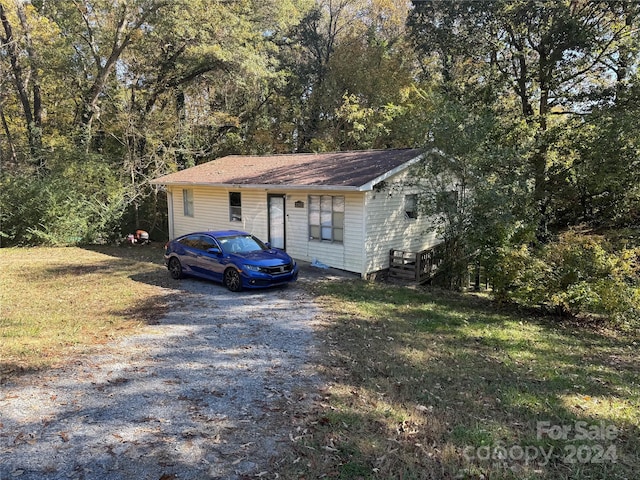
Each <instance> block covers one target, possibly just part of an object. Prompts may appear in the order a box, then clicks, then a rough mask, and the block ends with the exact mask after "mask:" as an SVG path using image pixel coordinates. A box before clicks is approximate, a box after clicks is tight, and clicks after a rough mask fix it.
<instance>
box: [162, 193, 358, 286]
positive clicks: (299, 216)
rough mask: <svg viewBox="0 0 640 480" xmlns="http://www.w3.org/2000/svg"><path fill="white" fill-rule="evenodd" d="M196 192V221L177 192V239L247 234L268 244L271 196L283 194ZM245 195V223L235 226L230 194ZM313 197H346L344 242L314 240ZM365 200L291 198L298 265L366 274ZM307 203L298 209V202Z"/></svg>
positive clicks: (289, 236)
mask: <svg viewBox="0 0 640 480" xmlns="http://www.w3.org/2000/svg"><path fill="white" fill-rule="evenodd" d="M192 188H193V204H194V205H193V210H194V214H193V217H187V216H185V215H184V206H183V204H182V202H183V195H182V187H172V188H171V191H172V192H173V228H174V232H173V235H174V238H175V237H178V236H180V235H184V234H187V233H190V232H194V231H200V230H224V229H234V230H245V231H247V232H250V233H253V234H254V235H256V236H257V237H259V238H261V239H263V240H265V241H266V240H268V236H269V232H268V215H267V194H268V193H269V194H279V193H282V192H278V191H277V190H273V191H269V192H267V191H265V190H252V189H234V188H229V189H226V188H214V187H192ZM230 191H233V192H236V191H239V192H241V194H242V221H241V222H231V221H230V220H229V192H230ZM309 195H334V196H336V195H338V196H343V197H345V217H344V241H343V242H342V243H338V242H336V243H331V242H326V241H319V240H310V239H309V210H308V209H309ZM364 199H365V194H364V193H360V192H330V191H326V190H325V191H300V192H294V193H288V194H286V196H285V208H286V217H285V222H286V225H285V228H286V249H287V252H288V253H289V254H290V255H291V256H292V257H293V258H296V259H299V260H304V261H308V262H312V261H313V260H318V261H319V262H322V263H324V264H326V265H329V266H331V267H334V268H339V269H341V270H347V271H350V272H355V273H361V274H362V273H365V272H363V265H364V262H365V252H364V248H363V245H364V238H363V232H364V218H365V215H364ZM298 201H299V202H302V203H303V205H304V206H303V207H302V208H296V207H295V202H298Z"/></svg>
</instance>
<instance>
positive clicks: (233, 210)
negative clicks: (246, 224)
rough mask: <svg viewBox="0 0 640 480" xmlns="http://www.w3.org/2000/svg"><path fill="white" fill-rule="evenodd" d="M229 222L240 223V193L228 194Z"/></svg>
mask: <svg viewBox="0 0 640 480" xmlns="http://www.w3.org/2000/svg"><path fill="white" fill-rule="evenodd" d="M229 220H230V221H231V222H241V221H242V195H240V192H229Z"/></svg>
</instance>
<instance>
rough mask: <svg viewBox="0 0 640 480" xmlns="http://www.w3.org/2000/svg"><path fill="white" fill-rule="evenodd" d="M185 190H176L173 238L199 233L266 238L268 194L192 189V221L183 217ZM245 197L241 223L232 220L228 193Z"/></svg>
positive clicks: (179, 188) (173, 189) (176, 188)
mask: <svg viewBox="0 0 640 480" xmlns="http://www.w3.org/2000/svg"><path fill="white" fill-rule="evenodd" d="M182 190H183V189H182V187H173V188H172V192H173V222H174V232H173V234H174V238H175V237H179V236H180V235H185V234H187V233H191V232H194V231H199V230H227V229H233V230H245V231H247V232H250V233H253V234H255V235H256V236H258V237H260V238H264V239H266V237H267V233H268V232H267V194H266V192H264V191H256V190H238V189H233V188H231V189H222V188H210V187H209V188H208V187H193V217H187V216H185V215H184V205H183V204H182V202H183V198H182ZM230 191H233V192H237V191H239V192H241V193H242V221H241V222H232V221H230V220H229V192H230Z"/></svg>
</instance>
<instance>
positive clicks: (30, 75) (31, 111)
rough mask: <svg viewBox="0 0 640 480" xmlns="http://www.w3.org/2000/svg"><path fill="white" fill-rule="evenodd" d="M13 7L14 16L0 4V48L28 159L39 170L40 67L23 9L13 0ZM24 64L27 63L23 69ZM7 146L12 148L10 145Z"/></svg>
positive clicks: (40, 122)
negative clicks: (17, 105) (16, 24)
mask: <svg viewBox="0 0 640 480" xmlns="http://www.w3.org/2000/svg"><path fill="white" fill-rule="evenodd" d="M12 7H13V12H9V11H8V9H6V8H5V6H4V5H3V3H0V22H2V27H3V30H4V36H3V37H0V44H1V46H2V48H4V49H6V52H7V56H8V58H9V62H10V65H11V68H10V70H11V76H12V79H13V84H14V86H15V90H16V92H17V94H18V98H19V99H20V103H21V105H22V113H23V115H24V119H25V124H26V129H27V137H28V141H29V151H30V154H31V158H32V159H33V160H34V161H35V162H36V163H37V164H39V166H41V162H42V158H41V155H40V151H41V149H42V96H41V93H40V75H39V73H38V69H39V68H40V63H39V59H38V55H37V52H36V50H35V48H34V45H33V41H32V38H31V27H30V25H29V22H28V20H27V13H26V11H25V5H24V4H23V2H21V1H18V0H15V1H14V3H13V5H12ZM10 13H14V14H15V16H16V17H17V21H19V24H20V26H21V35H20V36H21V37H22V38H20V36H18V35H17V34H16V33H15V29H14V27H13V25H12V23H13V21H12V19H11V18H10ZM23 53H24V55H23ZM25 59H26V60H25ZM23 63H26V66H25V65H23ZM3 122H4V120H3ZM5 130H6V131H7V136H8V137H10V134H9V133H8V127H6V125H5ZM10 143H11V144H12V142H10Z"/></svg>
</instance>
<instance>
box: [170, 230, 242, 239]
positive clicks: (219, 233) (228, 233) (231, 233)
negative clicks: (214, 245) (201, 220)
mask: <svg viewBox="0 0 640 480" xmlns="http://www.w3.org/2000/svg"><path fill="white" fill-rule="evenodd" d="M189 235H210V236H212V237H235V236H237V235H251V234H250V233H247V232H243V231H241V230H206V231H202V232H191V233H187V234H186V235H182V237H187V236H189Z"/></svg>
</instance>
